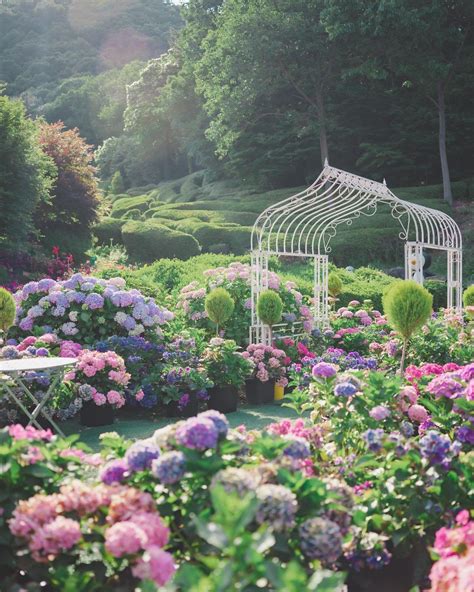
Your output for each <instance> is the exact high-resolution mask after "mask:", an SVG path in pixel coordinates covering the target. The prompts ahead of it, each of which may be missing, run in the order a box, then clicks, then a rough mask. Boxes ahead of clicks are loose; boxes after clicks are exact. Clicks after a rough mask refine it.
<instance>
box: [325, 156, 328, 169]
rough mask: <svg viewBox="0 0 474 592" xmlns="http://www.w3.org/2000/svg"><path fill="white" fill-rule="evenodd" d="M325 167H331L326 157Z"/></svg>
mask: <svg viewBox="0 0 474 592" xmlns="http://www.w3.org/2000/svg"><path fill="white" fill-rule="evenodd" d="M324 166H325V167H327V166H329V162H328V157H327V156H326V158H325V159H324Z"/></svg>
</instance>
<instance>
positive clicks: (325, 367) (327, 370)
mask: <svg viewBox="0 0 474 592" xmlns="http://www.w3.org/2000/svg"><path fill="white" fill-rule="evenodd" d="M312 373H313V376H314V377H315V378H331V376H335V374H336V373H337V367H336V366H335V365H334V364H328V363H327V362H318V363H317V364H315V365H314V366H313V370H312Z"/></svg>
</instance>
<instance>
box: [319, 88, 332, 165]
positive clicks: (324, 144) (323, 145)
mask: <svg viewBox="0 0 474 592" xmlns="http://www.w3.org/2000/svg"><path fill="white" fill-rule="evenodd" d="M316 104H317V106H318V118H319V147H320V150H321V164H322V165H323V166H324V163H325V162H326V159H327V160H328V161H329V149H328V136H327V129H326V111H325V109H324V98H323V93H322V91H321V89H318V92H317V93H316Z"/></svg>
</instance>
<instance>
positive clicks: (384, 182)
mask: <svg viewBox="0 0 474 592" xmlns="http://www.w3.org/2000/svg"><path fill="white" fill-rule="evenodd" d="M383 184H384V185H385V187H387V181H386V180H385V177H384V178H383Z"/></svg>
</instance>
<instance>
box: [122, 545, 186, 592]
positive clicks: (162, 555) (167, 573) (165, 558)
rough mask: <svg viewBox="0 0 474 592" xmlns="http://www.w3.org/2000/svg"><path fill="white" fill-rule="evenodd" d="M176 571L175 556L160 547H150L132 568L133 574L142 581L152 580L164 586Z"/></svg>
mask: <svg viewBox="0 0 474 592" xmlns="http://www.w3.org/2000/svg"><path fill="white" fill-rule="evenodd" d="M175 571H176V567H175V564H174V559H173V556H172V555H171V554H170V553H167V552H166V551H163V549H161V548H160V547H157V546H153V547H149V548H148V549H147V551H146V552H145V554H144V555H143V557H142V558H141V559H139V560H138V561H137V562H136V564H135V566H134V567H133V568H132V573H133V575H134V576H135V577H136V578H139V579H141V580H152V581H154V582H155V583H156V584H158V586H164V585H165V584H166V583H167V582H169V580H170V579H171V578H172V577H173V575H174V573H175Z"/></svg>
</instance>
